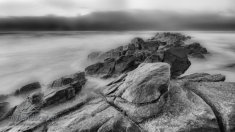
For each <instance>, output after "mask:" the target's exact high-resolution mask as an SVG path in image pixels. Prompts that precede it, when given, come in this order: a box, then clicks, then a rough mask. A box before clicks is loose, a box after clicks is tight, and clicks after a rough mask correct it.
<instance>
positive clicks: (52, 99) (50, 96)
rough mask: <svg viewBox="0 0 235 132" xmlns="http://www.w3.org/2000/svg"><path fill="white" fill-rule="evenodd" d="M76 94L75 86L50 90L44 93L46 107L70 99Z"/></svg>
mask: <svg viewBox="0 0 235 132" xmlns="http://www.w3.org/2000/svg"><path fill="white" fill-rule="evenodd" d="M75 96H76V92H75V88H74V87H72V86H63V87H60V88H57V89H56V90H49V91H48V92H46V93H45V95H44V99H43V100H44V105H43V106H44V107H46V106H49V105H52V104H58V103H61V102H64V101H67V100H70V99H72V98H74V97H75Z"/></svg>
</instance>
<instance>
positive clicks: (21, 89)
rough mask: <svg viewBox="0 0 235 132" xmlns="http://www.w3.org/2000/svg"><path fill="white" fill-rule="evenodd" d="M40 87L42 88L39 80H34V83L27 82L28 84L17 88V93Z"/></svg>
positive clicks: (28, 91)
mask: <svg viewBox="0 0 235 132" xmlns="http://www.w3.org/2000/svg"><path fill="white" fill-rule="evenodd" d="M39 88H41V85H40V83H39V82H33V83H30V84H27V85H25V86H23V87H21V88H20V89H18V90H16V91H15V95H20V94H25V93H30V92H32V91H34V90H37V89H39Z"/></svg>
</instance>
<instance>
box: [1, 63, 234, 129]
mask: <svg viewBox="0 0 235 132" xmlns="http://www.w3.org/2000/svg"><path fill="white" fill-rule="evenodd" d="M170 69H171V65H169V64H168V63H162V62H157V63H142V64H140V65H139V66H138V67H137V68H136V69H135V70H132V71H130V72H128V73H124V74H122V75H121V76H119V78H117V79H116V80H114V81H112V82H111V83H109V84H107V85H106V86H105V87H103V88H100V89H98V90H94V91H90V92H89V93H86V94H87V95H86V94H85V96H84V95H79V96H81V97H80V98H79V99H78V100H77V101H76V102H74V103H71V104H68V103H66V102H64V101H62V102H60V99H62V98H67V97H66V95H67V93H66V92H61V88H62V89H63V88H64V87H65V86H68V85H69V87H67V88H68V89H70V88H72V84H73V83H75V82H80V81H81V80H83V79H84V78H83V77H82V76H83V75H84V73H78V74H79V75H82V76H79V77H78V76H77V75H78V74H75V75H71V76H69V77H68V76H66V77H62V78H61V79H58V80H56V81H54V82H53V83H51V84H50V85H49V86H50V87H49V88H48V89H51V90H58V91H59V93H63V97H62V96H58V97H60V98H57V97H55V100H57V102H54V103H52V104H54V105H52V104H50V107H43V104H44V103H45V100H46V98H47V96H45V95H42V94H32V95H31V96H30V97H29V98H28V99H27V100H26V101H24V102H23V103H22V104H20V105H19V106H17V108H16V110H15V111H14V113H13V116H12V117H15V116H17V117H19V118H18V119H20V120H18V121H17V122H16V121H15V122H13V124H11V125H10V126H6V127H4V128H3V129H2V130H3V131H9V132H14V131H24V132H26V131H32V132H36V131H47V132H70V131H78V132H82V131H94V132H108V131H121V132H125V131H129V132H144V131H146V132H162V131H164V132H182V131H190V132H203V131H206V132H232V131H234V128H235V125H234V121H235V120H234V117H235V114H234V110H235V108H234V107H235V105H234V104H235V102H234V100H235V98H234V95H235V89H234V88H235V84H234V83H228V82H223V81H224V76H223V75H220V74H216V75H210V74H206V73H200V74H199V73H197V74H192V75H187V76H184V77H181V78H177V79H173V80H172V79H171V75H170V74H171V71H170ZM67 78H70V79H67ZM76 78H80V79H81V80H80V79H79V80H80V81H79V80H76ZM68 80H70V81H68ZM71 80H73V81H71ZM81 82H84V81H81ZM63 90H64V89H63ZM63 90H62V91H63ZM73 92H74V93H75V90H74V91H73ZM44 94H45V93H44ZM89 94H91V95H92V96H90V95H89ZM88 95H89V96H90V97H89V96H88ZM87 97H88V98H87ZM62 100H63V99H62ZM59 102H60V103H62V104H66V105H67V107H57V105H59V104H60V103H59ZM68 102H69V101H68ZM50 109H54V111H50ZM55 109H56V111H55ZM48 110H49V111H50V112H49V113H51V114H50V115H48V114H47V112H45V111H48ZM43 115H44V116H45V115H46V117H45V119H44V118H43V119H41V120H36V121H32V120H33V119H34V118H40V117H41V116H43Z"/></svg>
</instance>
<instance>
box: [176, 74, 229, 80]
mask: <svg viewBox="0 0 235 132" xmlns="http://www.w3.org/2000/svg"><path fill="white" fill-rule="evenodd" d="M179 79H180V80H186V81H191V82H223V81H225V76H224V75H221V74H214V75H210V74H208V73H194V74H190V75H186V76H183V77H180V78H179Z"/></svg>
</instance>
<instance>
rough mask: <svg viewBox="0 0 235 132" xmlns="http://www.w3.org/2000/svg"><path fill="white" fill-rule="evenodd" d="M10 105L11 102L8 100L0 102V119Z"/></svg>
mask: <svg viewBox="0 0 235 132" xmlns="http://www.w3.org/2000/svg"><path fill="white" fill-rule="evenodd" d="M8 107H9V103H8V102H0V119H1V118H2V117H3V116H4V114H5V113H6V112H7V109H8Z"/></svg>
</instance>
